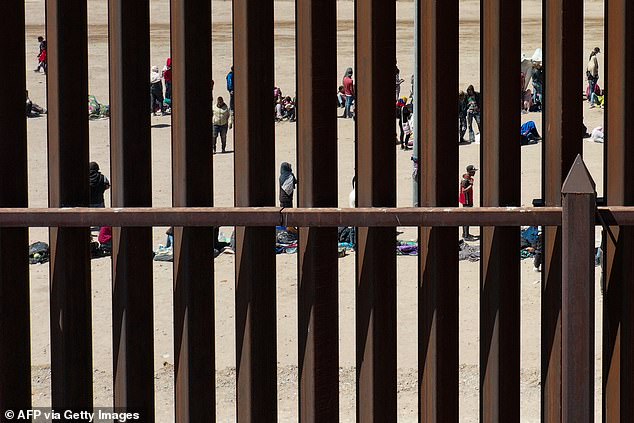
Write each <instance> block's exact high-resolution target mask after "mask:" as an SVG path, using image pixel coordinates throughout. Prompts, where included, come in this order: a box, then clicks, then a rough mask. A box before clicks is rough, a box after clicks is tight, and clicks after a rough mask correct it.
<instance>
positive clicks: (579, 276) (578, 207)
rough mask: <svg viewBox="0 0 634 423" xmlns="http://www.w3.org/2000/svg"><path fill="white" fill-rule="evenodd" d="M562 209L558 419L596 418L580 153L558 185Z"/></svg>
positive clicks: (586, 205)
mask: <svg viewBox="0 0 634 423" xmlns="http://www.w3.org/2000/svg"><path fill="white" fill-rule="evenodd" d="M561 193H562V196H563V200H562V203H563V211H562V219H561V220H562V228H561V230H562V235H563V245H562V263H563V266H562V267H563V268H562V276H563V278H562V289H563V290H562V308H561V328H562V329H561V339H562V343H561V345H562V381H561V384H562V418H561V421H562V422H565V423H583V422H587V423H590V422H593V421H594V221H595V209H596V193H595V185H594V181H593V180H592V177H591V176H590V174H589V173H588V169H587V168H586V166H585V164H584V163H583V160H581V156H580V155H579V156H577V159H576V160H575V164H574V165H573V166H572V169H570V173H569V174H568V177H567V178H566V181H565V182H564V185H563V187H562V189H561Z"/></svg>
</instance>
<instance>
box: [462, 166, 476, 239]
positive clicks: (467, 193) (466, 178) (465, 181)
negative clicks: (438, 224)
mask: <svg viewBox="0 0 634 423" xmlns="http://www.w3.org/2000/svg"><path fill="white" fill-rule="evenodd" d="M477 170H478V169H477V168H476V167H475V166H474V165H469V166H467V173H465V174H464V175H462V181H460V197H459V201H460V204H462V207H473V182H474V180H473V177H474V176H475V174H476V171H477ZM462 238H463V239H464V240H465V241H475V240H477V239H478V237H475V236H473V235H471V234H470V233H469V226H463V227H462Z"/></svg>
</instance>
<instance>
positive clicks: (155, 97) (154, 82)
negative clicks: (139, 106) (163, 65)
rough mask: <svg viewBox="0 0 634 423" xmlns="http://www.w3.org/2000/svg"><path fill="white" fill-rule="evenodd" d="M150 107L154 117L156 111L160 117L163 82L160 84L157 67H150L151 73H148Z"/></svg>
mask: <svg viewBox="0 0 634 423" xmlns="http://www.w3.org/2000/svg"><path fill="white" fill-rule="evenodd" d="M150 105H151V110H152V114H153V115H154V116H156V113H157V112H158V111H160V112H161V115H162V114H163V110H164V109H163V107H164V106H163V82H161V74H160V73H159V68H158V66H152V72H150ZM159 116H160V115H159Z"/></svg>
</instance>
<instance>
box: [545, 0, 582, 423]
mask: <svg viewBox="0 0 634 423" xmlns="http://www.w3.org/2000/svg"><path fill="white" fill-rule="evenodd" d="M543 14H544V30H543V31H544V36H543V39H544V69H545V73H546V75H545V84H544V92H545V104H544V113H543V132H544V143H543V170H542V174H543V178H542V187H543V198H544V201H545V205H546V206H560V205H561V185H562V184H563V182H564V179H565V177H566V175H567V172H568V170H569V169H570V168H571V166H572V164H573V162H574V160H575V157H576V156H577V155H578V154H581V153H582V151H583V144H582V138H581V130H582V126H581V125H582V123H583V110H582V102H581V98H580V93H579V91H580V90H579V87H581V86H582V81H581V78H582V75H583V74H582V70H583V69H584V63H585V62H584V54H583V37H582V36H581V34H583V1H582V0H550V1H548V2H545V3H544V10H543ZM542 267H543V271H542V336H541V339H542V372H541V374H542V421H543V422H545V423H551V422H559V421H561V276H562V274H561V229H560V228H557V227H545V228H544V265H543V266H542Z"/></svg>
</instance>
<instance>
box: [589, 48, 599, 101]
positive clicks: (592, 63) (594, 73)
mask: <svg viewBox="0 0 634 423" xmlns="http://www.w3.org/2000/svg"><path fill="white" fill-rule="evenodd" d="M599 53H601V49H600V48H599V47H595V48H594V50H592V53H590V59H588V66H587V67H586V77H587V78H588V88H589V90H588V92H589V93H590V95H589V96H588V102H589V103H591V102H592V93H593V92H594V90H595V88H596V85H597V82H599V59H598V57H597V56H598V55H599Z"/></svg>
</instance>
